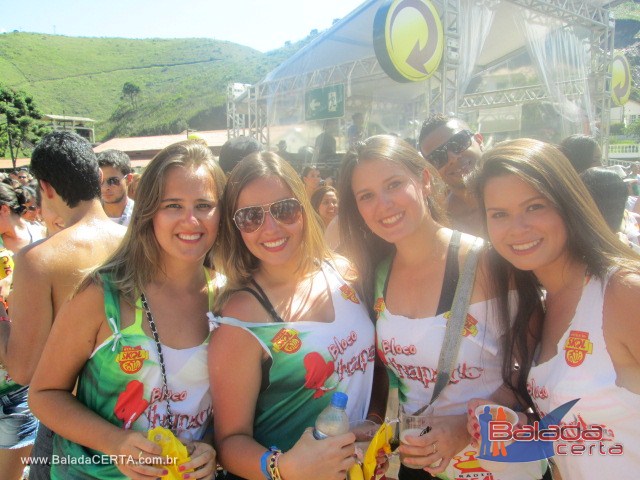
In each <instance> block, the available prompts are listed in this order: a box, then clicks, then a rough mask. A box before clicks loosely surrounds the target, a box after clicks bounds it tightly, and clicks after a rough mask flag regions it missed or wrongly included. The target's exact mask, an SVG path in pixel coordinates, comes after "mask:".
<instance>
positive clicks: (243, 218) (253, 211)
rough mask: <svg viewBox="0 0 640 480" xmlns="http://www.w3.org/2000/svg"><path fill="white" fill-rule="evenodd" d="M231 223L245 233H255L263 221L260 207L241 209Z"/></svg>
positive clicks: (262, 212)
mask: <svg viewBox="0 0 640 480" xmlns="http://www.w3.org/2000/svg"><path fill="white" fill-rule="evenodd" d="M233 221H234V222H235V223H236V226H237V227H238V229H239V230H240V231H242V232H245V233H251V232H255V231H256V230H257V229H259V228H260V226H261V225H262V222H263V221H264V211H263V210H262V207H247V208H241V209H240V210H238V211H237V212H236V213H235V215H234V216H233Z"/></svg>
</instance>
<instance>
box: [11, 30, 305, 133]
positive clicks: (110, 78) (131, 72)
mask: <svg viewBox="0 0 640 480" xmlns="http://www.w3.org/2000/svg"><path fill="white" fill-rule="evenodd" d="M306 41H308V39H305V40H303V41H301V42H298V43H297V44H294V45H290V46H287V47H284V48H282V49H278V50H275V51H272V52H268V53H266V54H265V53H261V52H259V51H257V50H254V49H251V48H249V47H245V46H242V45H238V44H234V43H231V42H225V41H219V40H210V39H144V40H133V39H119V38H77V37H65V36H55V35H44V34H33V33H9V34H3V35H0V79H2V82H3V83H4V84H5V85H8V86H10V87H13V88H15V89H19V90H24V91H26V92H27V93H29V94H30V95H32V96H33V97H34V99H35V101H36V103H37V105H38V106H39V108H40V110H41V111H42V112H43V113H53V114H58V115H61V114H65V115H73V116H82V117H90V118H93V119H95V120H96V121H97V124H96V137H97V139H100V140H105V139H107V138H111V137H113V136H133V135H144V134H161V133H176V132H175V131H176V130H178V131H181V130H184V129H185V128H186V127H187V125H188V126H190V127H191V128H198V129H206V128H224V127H225V126H226V117H225V114H224V108H223V106H224V105H225V103H226V87H227V84H228V83H230V82H242V83H255V82H257V81H258V80H260V79H261V78H262V77H263V76H264V75H265V74H266V73H268V72H269V71H270V70H271V69H273V68H275V67H276V66H277V65H278V64H279V63H281V62H282V61H283V60H284V59H286V58H288V57H289V56H290V55H291V54H292V53H293V52H295V51H297V49H298V48H300V46H301V45H303V44H304V43H305V42H306ZM125 82H132V83H134V84H136V85H138V86H139V87H140V89H141V94H140V96H139V99H138V102H137V103H138V105H137V108H135V109H134V108H133V107H132V106H131V105H130V104H129V102H128V101H126V100H123V99H121V94H122V86H123V85H124V83H125Z"/></svg>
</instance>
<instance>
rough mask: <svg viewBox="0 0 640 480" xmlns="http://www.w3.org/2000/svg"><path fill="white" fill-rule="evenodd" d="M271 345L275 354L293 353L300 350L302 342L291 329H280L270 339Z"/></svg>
mask: <svg viewBox="0 0 640 480" xmlns="http://www.w3.org/2000/svg"><path fill="white" fill-rule="evenodd" d="M271 344H272V345H273V349H274V350H275V351H276V352H283V353H295V352H297V351H298V350H300V347H301V346H302V340H300V337H298V332H297V331H296V330H294V329H293V328H281V329H280V331H279V332H278V333H276V334H275V336H274V337H273V338H272V339H271Z"/></svg>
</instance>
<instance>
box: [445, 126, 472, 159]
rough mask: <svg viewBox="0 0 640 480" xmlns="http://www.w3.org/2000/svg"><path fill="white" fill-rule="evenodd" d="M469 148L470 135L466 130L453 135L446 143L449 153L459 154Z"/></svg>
mask: <svg viewBox="0 0 640 480" xmlns="http://www.w3.org/2000/svg"><path fill="white" fill-rule="evenodd" d="M470 146H471V135H470V134H469V132H467V131H466V130H465V131H463V132H460V133H457V134H455V135H454V136H453V137H451V140H449V142H448V143H447V150H449V151H450V152H451V153H454V154H456V155H457V154H459V153H462V152H464V151H465V150H466V149H467V148H469V147H470Z"/></svg>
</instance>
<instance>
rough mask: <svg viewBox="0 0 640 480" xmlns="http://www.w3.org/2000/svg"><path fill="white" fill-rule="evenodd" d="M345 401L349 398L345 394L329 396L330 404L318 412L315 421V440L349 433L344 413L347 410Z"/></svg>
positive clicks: (339, 393)
mask: <svg viewBox="0 0 640 480" xmlns="http://www.w3.org/2000/svg"><path fill="white" fill-rule="evenodd" d="M347 400H349V397H348V396H347V394H346V393H342V392H335V393H334V394H333V395H332V396H331V404H329V406H327V408H325V409H324V410H323V411H322V412H320V415H318V418H317V420H316V427H315V428H314V429H313V437H314V438H315V439H316V440H321V439H323V438H327V437H334V436H336V435H342V434H343V433H347V432H348V431H349V417H347V412H345V411H344V409H345V408H347Z"/></svg>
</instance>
